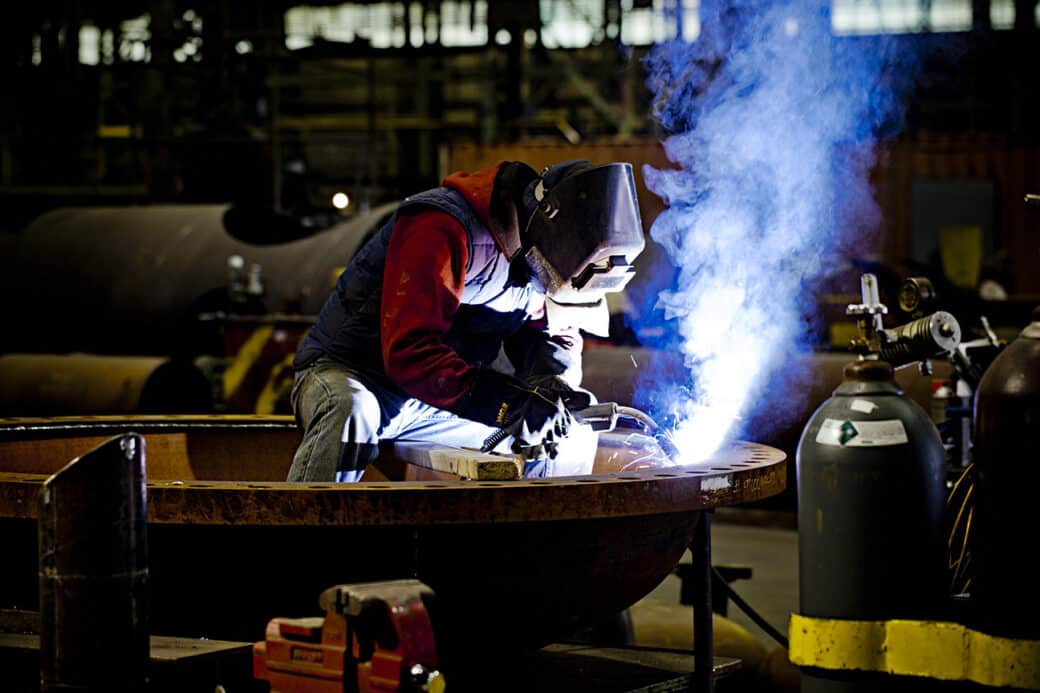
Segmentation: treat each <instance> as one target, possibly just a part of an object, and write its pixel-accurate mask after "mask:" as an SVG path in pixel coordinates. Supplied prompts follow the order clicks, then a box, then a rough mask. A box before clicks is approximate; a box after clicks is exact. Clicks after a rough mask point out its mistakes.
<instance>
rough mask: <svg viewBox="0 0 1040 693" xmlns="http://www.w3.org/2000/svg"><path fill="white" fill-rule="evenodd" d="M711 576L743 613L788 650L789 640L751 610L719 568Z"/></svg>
mask: <svg viewBox="0 0 1040 693" xmlns="http://www.w3.org/2000/svg"><path fill="white" fill-rule="evenodd" d="M711 574H712V575H714V576H715V582H716V584H719V585H722V589H724V590H725V591H726V596H727V597H729V598H730V599H732V600H733V603H734V604H736V605H737V607H739V608H740V610H741V611H743V612H744V613H745V614H747V616H748V618H750V619H751V620H752V621H754V622H755V624H756V625H758V627H759V628H761V629H762V630H764V631H765V632H766V633H767V634H768V635H769V637H771V638H772V639H773V640H776V642H777V643H779V644H780V646H781V647H783V648H784V649H787V638H785V637H784V636H783V635H782V634H781V633H780V631H778V630H777V629H776V628H774V627H773V626H772V625H771V624H770V623H769V621H767V620H765V619H764V618H762V616H761V615H760V614H759V613H758V612H757V611H755V610H754V609H752V608H751V605H749V604H748V603H747V602H746V601H744V600H743V598H742V597H741V596H740V595H739V594H737V593H736V591H735V590H734V589H733V586H732V585H730V584H729V583H728V582H726V580H725V578H723V577H722V574H721V573H720V572H719V570H718V568H716V567H715V566H712V567H711Z"/></svg>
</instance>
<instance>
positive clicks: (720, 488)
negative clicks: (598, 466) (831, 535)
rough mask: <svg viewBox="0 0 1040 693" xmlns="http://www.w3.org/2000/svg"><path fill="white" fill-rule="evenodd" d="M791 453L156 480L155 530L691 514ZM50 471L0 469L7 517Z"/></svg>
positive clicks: (739, 450)
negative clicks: (449, 475) (483, 475)
mask: <svg viewBox="0 0 1040 693" xmlns="http://www.w3.org/2000/svg"><path fill="white" fill-rule="evenodd" d="M785 476H786V460H785V458H784V456H783V454H782V453H780V452H779V451H776V450H774V449H772V448H768V447H765V446H759V445H755V444H753V443H734V444H732V445H730V446H729V447H727V448H725V449H724V450H723V451H721V452H720V454H718V455H716V456H715V457H714V458H713V460H712V463H711V465H710V466H705V465H698V466H694V467H674V468H669V469H655V470H646V471H635V472H625V473H614V474H596V475H589V476H582V477H567V478H561V479H532V480H520V481H511V482H491V481H440V482H386V483H359V484H336V483H308V484H300V483H288V482H239V483H232V482H216V481H179V480H174V481H158V480H157V481H151V482H149V485H148V486H149V495H148V519H149V522H152V523H156V524H185V525H200V524H201V525H265V526H272V525H283V526H308V525H315V524H320V525H324V526H331V525H336V526H380V527H385V526H388V525H406V526H407V525H416V524H420V525H437V524H481V523H488V522H495V523H501V522H539V521H549V520H554V521H558V520H577V519H591V518H606V517H625V516H638V515H649V514H655V513H662V512H666V513H673V512H692V511H696V510H703V509H709V508H713V507H717V506H720V505H733V504H736V503H747V502H750V501H754V500H760V499H763V498H767V497H769V496H772V495H775V494H776V493H779V492H780V491H782V490H783V488H784V480H785ZM43 478H44V477H43V476H42V475H33V474H24V473H0V517H14V518H33V517H35V507H34V499H35V495H36V493H38V492H39V486H40V484H41V483H42V481H43Z"/></svg>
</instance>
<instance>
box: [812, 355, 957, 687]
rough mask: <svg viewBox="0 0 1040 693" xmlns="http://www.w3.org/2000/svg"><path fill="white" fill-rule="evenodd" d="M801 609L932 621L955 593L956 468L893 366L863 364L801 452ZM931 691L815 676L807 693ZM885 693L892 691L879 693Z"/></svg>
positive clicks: (825, 408)
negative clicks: (952, 478) (948, 551)
mask: <svg viewBox="0 0 1040 693" xmlns="http://www.w3.org/2000/svg"><path fill="white" fill-rule="evenodd" d="M797 472H798V542H799V546H798V551H799V604H800V606H799V609H800V612H801V614H802V615H804V616H811V617H816V618H827V619H851V620H869V621H879V620H888V619H894V618H904V619H924V618H934V617H935V616H936V615H937V614H938V610H939V608H940V606H941V603H942V600H943V597H944V594H945V591H944V558H945V554H944V544H943V537H942V534H943V533H942V526H943V524H942V519H943V506H944V499H945V476H944V472H945V459H944V450H943V445H942V441H941V439H940V437H939V432H938V431H937V430H936V428H935V426H934V424H933V423H932V422H931V420H930V419H929V417H928V414H927V413H926V412H925V411H924V410H923V409H921V408H920V407H919V406H918V405H917V404H916V403H914V402H913V401H911V400H909V399H907V398H906V397H905V396H904V394H903V391H902V390H900V388H899V386H898V385H896V383H895V381H894V380H893V370H892V367H891V366H890V365H889V364H888V363H886V362H883V361H877V360H861V361H858V362H855V363H852V364H849V365H848V366H846V368H845V379H844V381H843V382H842V384H841V385H840V386H839V387H838V388H837V389H836V390H835V391H834V396H833V397H831V398H830V399H829V400H827V401H826V402H824V403H823V404H822V405H821V406H820V408H819V409H817V410H816V412H815V413H814V414H813V416H812V418H811V419H810V420H809V424H808V425H807V426H806V428H805V431H804V432H803V433H802V438H801V441H800V442H799V444H798V454H797ZM920 684H921V682H915V681H908V680H903V681H896V680H887V681H879V680H878V679H877V678H876V677H874V676H870V675H856V674H853V675H851V676H850V675H848V674H847V673H846V674H843V675H836V674H832V673H829V672H824V671H820V670H809V671H805V672H803V676H802V690H803V691H867V690H908V689H914V690H920V688H921V685H920ZM878 686H882V688H878Z"/></svg>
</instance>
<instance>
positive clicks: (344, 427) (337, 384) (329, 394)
mask: <svg viewBox="0 0 1040 693" xmlns="http://www.w3.org/2000/svg"><path fill="white" fill-rule="evenodd" d="M304 378H306V380H304V381H303V382H302V383H299V384H298V385H299V387H298V390H299V392H298V393H296V394H297V396H296V397H295V398H294V399H295V400H296V402H298V407H297V417H298V419H299V421H300V423H301V425H302V427H303V441H302V442H301V443H300V447H299V448H297V450H296V454H295V456H294V457H293V463H292V467H291V468H290V469H289V477H288V480H289V481H334V480H336V479H337V472H338V471H339V470H340V469H341V468H342V467H343V464H344V463H343V461H342V459H343V454H344V453H343V449H344V447H345V444H347V443H351V444H357V443H362V444H375V443H376V442H377V441H378V433H379V426H380V421H381V417H382V412H381V410H380V405H379V401H378V399H377V398H376V396H375V395H374V394H372V393H371V392H370V391H369V390H368V388H366V387H365V386H364V385H363V384H362V383H360V382H359V381H358V380H357V379H356V378H353V377H351V374H349V372H348V371H346V369H343V368H329V367H326V368H322V369H320V370H319V369H315V370H314V372H311V373H306V374H304ZM348 457H350V455H348ZM357 457H358V459H359V460H360V459H367V455H364V454H359V455H358V456H357ZM365 463H366V464H367V462H365Z"/></svg>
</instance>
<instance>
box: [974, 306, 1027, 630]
mask: <svg viewBox="0 0 1040 693" xmlns="http://www.w3.org/2000/svg"><path fill="white" fill-rule="evenodd" d="M973 460H974V463H975V484H976V486H975V494H974V495H975V508H974V515H975V524H974V526H973V527H972V528H971V533H970V536H971V546H972V562H973V564H974V566H975V568H974V571H975V584H974V585H973V586H972V587H971V588H970V591H971V593H972V601H973V602H974V604H975V606H976V614H977V618H978V625H979V626H980V627H981V628H983V629H985V630H987V631H990V632H992V633H993V634H995V635H1001V636H1005V637H1016V638H1024V639H1029V640H1034V639H1040V591H1038V588H1037V581H1036V574H1035V572H1034V571H1033V570H1032V569H1030V567H1029V566H1030V565H1031V564H1032V560H1031V556H1030V554H1033V553H1035V550H1036V546H1037V530H1038V529H1040V520H1038V519H1037V511H1036V505H1037V503H1038V502H1040V495H1038V493H1040V308H1037V309H1035V310H1034V311H1033V322H1032V323H1031V324H1030V325H1029V326H1028V327H1026V328H1025V329H1024V330H1023V331H1022V333H1021V334H1020V335H1019V337H1018V338H1017V339H1015V340H1014V341H1013V342H1011V344H1009V345H1008V346H1007V347H1006V348H1005V349H1004V350H1003V351H1002V352H1001V353H1000V355H999V356H997V358H996V359H994V360H993V363H992V364H990V367H989V368H988V369H986V373H985V374H984V375H983V377H982V381H981V382H980V383H979V389H978V393H977V395H976V398H975V448H974V454H973Z"/></svg>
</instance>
